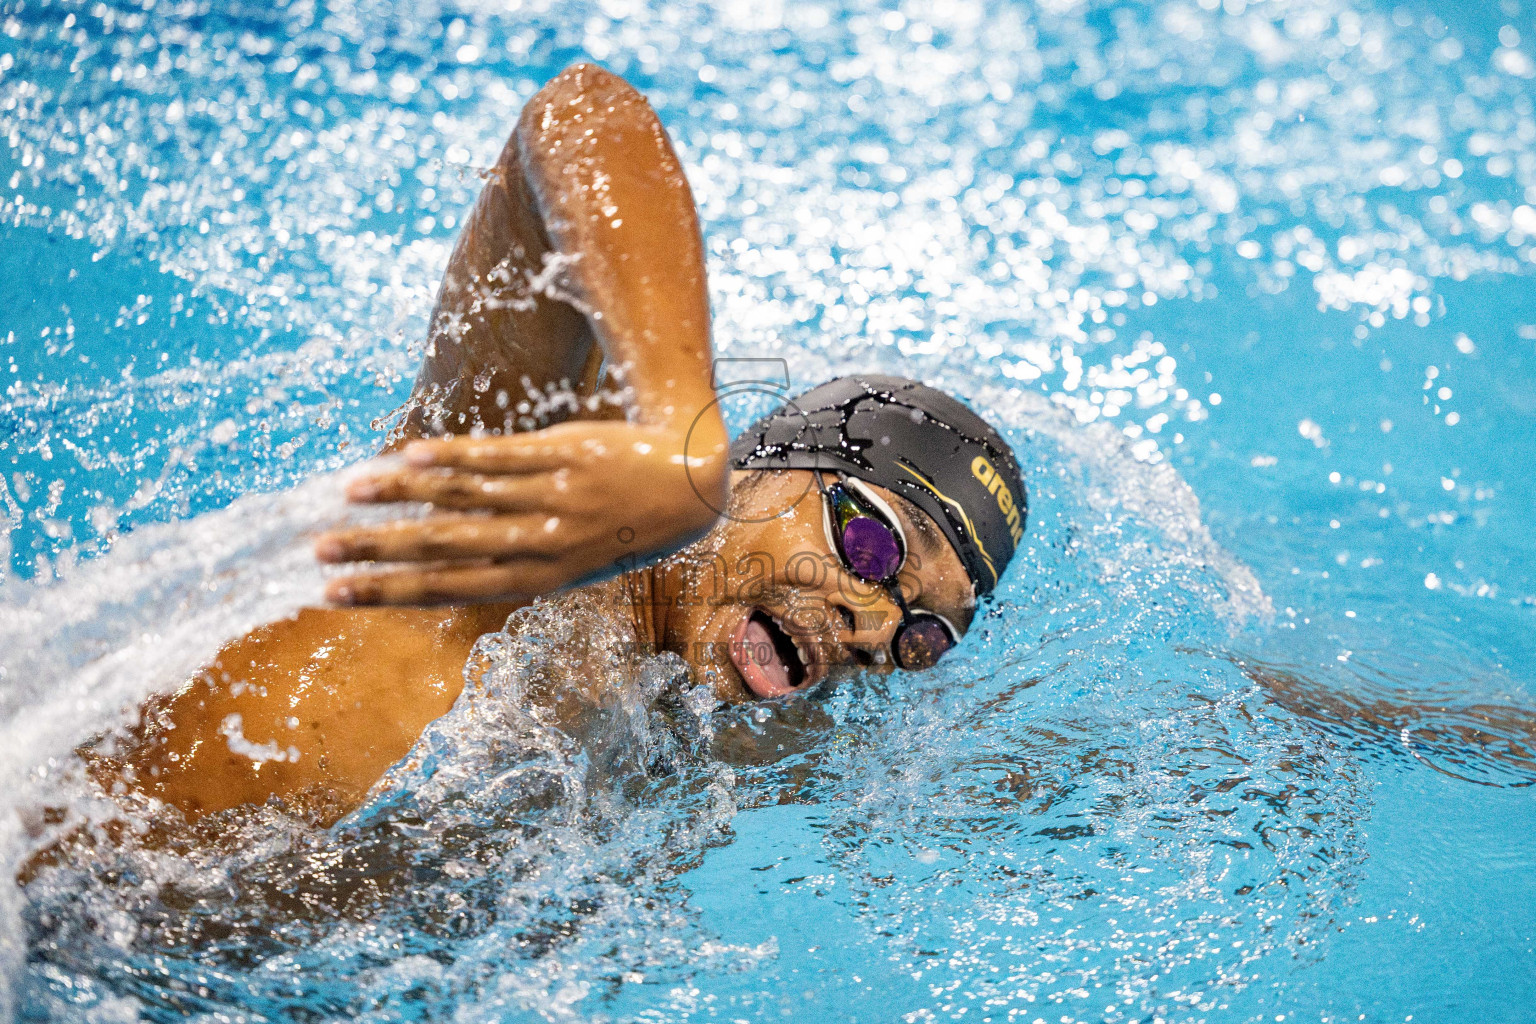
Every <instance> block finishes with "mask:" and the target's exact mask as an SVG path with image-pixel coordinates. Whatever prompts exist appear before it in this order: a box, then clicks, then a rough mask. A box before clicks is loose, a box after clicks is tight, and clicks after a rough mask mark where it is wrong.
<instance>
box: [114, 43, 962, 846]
mask: <svg viewBox="0 0 1536 1024" xmlns="http://www.w3.org/2000/svg"><path fill="white" fill-rule="evenodd" d="M711 360H712V348H711V343H710V324H709V309H708V299H707V293H706V289H705V276H704V256H703V242H702V239H701V237H700V235H699V228H698V222H697V219H696V216H695V212H694V208H693V200H692V196H691V193H690V192H689V190H688V184H687V181H686V180H685V179H684V178H683V175H682V172H681V168H680V167H679V165H678V162H677V158H676V155H675V154H674V153H673V151H672V147H671V144H670V142H669V141H668V139H667V136H666V133H665V131H664V130H663V129H662V127H661V125H660V123H659V121H657V119H656V117H655V114H654V113H653V112H652V110H651V108H650V107H649V105H647V104H646V102H645V100H644V99H643V97H641V96H640V95H639V94H638V93H637V92H635V91H634V90H633V89H632V88H630V87H629V85H628V84H627V83H625V82H624V81H623V80H621V79H619V78H617V77H615V76H613V75H611V74H608V73H607V72H604V71H602V70H601V69H598V68H595V67H592V66H590V65H578V66H576V67H573V68H571V69H569V70H567V71H566V72H564V73H562V74H561V75H560V76H558V77H557V78H556V79H555V80H554V81H552V82H550V83H549V85H547V86H546V87H545V88H544V89H542V90H541V91H540V92H539V93H538V94H537V95H535V96H534V98H533V99H532V100H530V102H529V104H528V106H527V107H526V108H525V110H524V112H523V114H522V116H521V118H520V119H519V121H518V124H517V127H516V128H515V129H514V131H513V133H512V136H511V138H509V139H508V142H507V145H506V147H505V149H504V150H503V152H502V154H501V157H500V159H499V160H498V163H497V166H496V167H495V168H494V169H493V170H492V172H491V173H490V175H489V176H488V180H487V184H486V186H485V188H484V189H483V190H482V193H481V196H480V198H479V200H478V201H477V202H476V205H475V207H474V209H473V210H472V211H471V213H470V215H469V217H468V218H467V219H466V222H465V227H464V229H463V231H462V233H461V235H460V238H459V240H458V243H457V245H456V247H455V250H454V253H453V256H452V258H451V259H450V262H449V266H448V269H447V271H446V272H445V274H444V280H443V284H442V288H441V290H440V292H439V296H438V303H437V307H436V309H435V310H434V313H433V317H432V322H431V327H430V335H429V339H428V349H427V355H426V358H425V360H424V362H423V365H422V369H421V373H420V376H419V377H418V380H417V384H416V389H415V393H414V394H413V398H412V403H411V405H410V407H409V411H408V413H407V415H406V416H405V418H404V419H403V421H402V424H401V426H400V427H399V428H397V430H396V431H395V433H394V434H393V435H392V437H391V439H390V441H389V443H388V445H387V450H391V451H397V452H403V454H404V456H405V460H406V465H405V466H404V467H399V466H396V467H394V468H388V469H383V468H381V470H380V471H379V472H378V473H377V474H375V475H373V476H371V477H369V478H367V479H365V480H363V481H360V482H358V483H355V484H354V485H353V486H352V488H351V490H350V491H349V497H350V498H352V500H354V501H358V502H391V501H406V500H409V501H421V502H428V503H430V504H431V505H432V506H433V511H432V514H430V515H429V516H427V517H425V518H420V519H410V520H403V521H399V522H395V523H390V524H386V525H384V526H380V527H370V528H366V529H353V530H344V531H336V532H333V533H330V534H327V535H324V536H322V537H320V538H319V539H318V540H317V543H316V553H317V555H318V556H319V557H320V558H321V559H322V560H324V561H330V562H340V563H348V562H362V563H371V564H366V565H364V566H362V567H360V568H359V569H358V570H357V571H354V572H352V573H350V574H349V575H346V576H343V577H340V578H338V579H336V580H334V581H332V583H331V585H330V588H329V591H328V597H329V598H330V599H331V601H332V602H333V605H332V606H331V607H326V608H310V609H305V610H304V611H302V612H300V613H299V614H298V615H297V616H296V617H295V618H293V619H289V620H284V621H280V622H274V623H270V624H269V625H267V626H265V627H262V628H261V629H258V630H256V631H254V632H252V633H251V634H249V635H247V636H244V637H242V638H240V639H238V640H236V641H233V642H232V643H230V644H229V645H227V646H226V647H225V648H224V650H222V651H221V652H220V653H219V655H218V657H217V658H216V659H215V661H214V662H213V663H212V664H210V665H209V666H208V668H207V669H206V670H205V671H204V672H202V673H200V674H199V675H198V676H197V677H196V678H194V679H192V680H190V681H189V682H188V683H186V684H185V685H184V686H183V687H182V688H181V689H180V690H179V691H177V692H176V693H175V694H172V695H169V696H166V697H162V698H158V699H156V700H154V701H152V702H151V703H150V704H149V705H147V706H146V707H145V709H144V714H143V715H142V723H141V725H140V727H139V729H138V730H137V731H136V733H135V734H134V736H132V737H131V738H130V743H129V744H128V745H127V748H126V749H116V750H113V751H111V752H109V753H108V752H101V753H98V754H97V755H93V756H96V757H97V758H98V760H97V764H98V765H99V768H100V770H99V772H98V775H99V777H101V778H102V779H103V781H104V782H107V783H108V784H116V783H117V782H119V781H121V782H125V783H126V784H128V785H130V786H134V787H136V788H138V789H139V790H140V791H142V792H144V793H146V794H148V795H150V796H153V797H157V798H159V799H161V800H164V801H166V802H168V803H171V804H173V805H175V806H177V807H179V808H180V809H181V810H182V811H183V812H184V813H185V814H186V815H187V816H188V817H190V818H195V817H198V816H200V815H203V814H208V813H211V812H216V811H219V810H223V809H226V808H230V807H234V806H236V805H239V804H243V803H252V802H254V803H260V802H263V801H266V800H268V799H270V798H272V797H278V798H282V799H284V800H285V801H287V802H289V803H290V805H295V806H299V807H308V808H310V809H311V811H312V813H314V814H315V815H316V816H317V817H319V818H321V819H334V818H335V817H337V816H339V815H340V814H342V813H344V812H345V811H346V810H348V809H350V808H351V807H352V806H355V805H356V804H357V803H358V802H359V801H360V800H361V799H362V798H363V796H364V795H365V794H366V793H367V791H368V790H369V788H370V787H371V786H373V784H374V783H375V782H376V781H377V780H378V779H379V777H380V776H381V775H382V774H383V773H384V772H385V771H386V770H387V769H388V768H389V767H390V766H391V765H392V764H394V763H395V762H396V761H398V760H400V759H401V758H402V757H404V756H405V755H406V754H407V753H408V752H409V751H410V749H411V747H412V746H413V745H414V744H415V742H416V740H417V738H418V737H419V736H420V734H421V731H422V729H424V728H425V727H426V726H427V725H428V724H430V723H431V722H432V721H433V720H434V719H436V718H438V717H439V716H441V715H442V714H444V713H445V712H446V711H447V710H448V709H449V708H450V707H451V706H452V704H453V702H454V700H455V699H456V698H457V697H458V695H459V693H460V691H461V689H462V686H463V681H462V669H463V666H464V664H465V662H466V660H467V659H468V657H469V655H470V652H471V649H472V648H473V645H474V643H475V641H476V640H477V639H478V638H479V637H480V636H482V635H483V634H485V633H487V632H491V631H494V630H497V629H500V628H501V627H502V624H503V623H504V622H505V621H506V617H507V615H508V614H510V613H511V612H512V611H514V610H515V609H516V608H518V607H520V606H522V605H524V604H526V603H528V602H529V601H530V600H532V599H533V598H535V597H538V596H540V595H544V594H552V593H556V592H559V591H563V590H567V589H570V588H572V587H576V586H583V585H585V586H588V587H591V588H594V592H595V593H597V594H598V596H600V597H601V598H602V599H603V600H604V602H605V604H606V606H607V607H609V608H611V609H612V610H613V616H614V621H615V625H616V626H617V627H619V628H620V629H621V630H622V631H624V632H625V633H626V634H627V635H630V636H632V637H633V638H634V640H635V641H636V643H637V644H638V645H639V646H640V647H641V648H649V649H655V650H667V651H673V652H675V653H677V654H679V655H681V656H682V657H683V658H684V659H685V660H687V661H688V663H689V665H690V666H691V667H692V669H693V671H694V673H695V677H696V678H697V679H698V680H700V681H707V682H709V683H710V684H711V685H712V686H713V687H714V689H715V692H716V694H717V695H718V696H719V697H720V699H722V700H725V701H732V702H734V701H745V700H754V699H760V698H765V697H776V696H782V695H783V694H785V693H788V692H791V691H795V690H803V689H805V688H807V687H809V686H813V685H816V684H817V683H819V682H820V681H821V680H823V679H824V678H826V677H827V675H829V674H830V673H831V672H833V671H834V670H836V669H839V668H844V667H859V666H866V667H869V668H873V669H876V670H889V669H890V667H891V666H892V658H891V653H890V643H891V638H892V635H893V634H894V632H895V631H896V628H897V626H898V625H899V624H900V613H899V612H898V610H897V608H896V606H895V604H894V602H893V601H892V600H891V597H890V595H889V594H888V593H886V592H885V591H884V590H882V589H881V588H879V587H874V586H871V585H870V584H866V583H862V582H860V581H858V580H856V579H855V578H853V577H852V576H851V575H850V574H849V573H848V572H847V571H846V570H844V569H843V568H842V567H841V566H840V564H839V563H838V561H837V559H836V556H835V555H834V553H833V549H832V547H831V545H830V544H829V540H828V537H827V535H826V530H825V528H824V526H823V519H822V499H821V497H820V494H819V492H818V491H817V490H816V489H815V488H814V487H811V486H809V478H808V477H807V475H806V474H805V473H804V472H802V471H794V472H775V473H742V472H734V473H733V472H731V471H729V469H728V463H727V459H726V440H727V439H726V433H725V428H724V424H723V423H722V422H721V420H720V416H719V413H718V411H716V409H715V407H714V406H713V401H714V389H713V382H712V377H711V370H712V367H711ZM562 389H564V390H565V391H567V392H568V394H569V399H568V401H567V403H566V405H565V406H564V408H563V410H562V411H560V412H558V413H557V415H556V416H555V417H553V418H556V419H558V418H560V417H561V416H563V417H564V418H565V419H564V422H556V423H554V424H553V425H550V426H544V427H543V428H542V429H529V428H531V427H537V426H538V425H537V424H536V423H534V422H533V420H534V417H533V415H532V414H533V412H534V409H533V407H534V406H535V405H537V404H538V402H539V399H540V397H541V396H544V395H547V394H549V393H550V392H552V391H557V390H562ZM548 418H549V417H546V420H547V419H548ZM875 490H876V491H877V492H879V494H880V496H881V497H883V498H884V500H885V501H886V503H887V504H888V505H890V506H891V508H892V510H893V511H894V513H895V515H896V517H897V518H898V520H900V522H899V524H898V525H900V526H901V528H902V531H903V533H904V534H905V536H906V538H907V541H908V548H909V550H908V553H907V561H906V565H905V567H904V569H903V570H902V573H901V576H900V579H901V586H902V590H903V593H904V595H905V597H906V599H907V600H908V601H909V603H910V604H911V605H913V606H914V607H920V608H926V609H929V610H931V611H934V612H937V613H939V614H941V615H943V616H945V617H946V618H947V619H948V620H949V621H950V622H951V623H952V624H953V625H954V626H955V627H956V628H957V629H959V630H963V629H964V628H965V626H966V625H967V624H968V623H969V621H970V617H971V614H972V608H973V603H974V602H973V600H972V591H971V586H970V583H969V580H968V578H967V577H966V575H965V572H964V569H963V567H962V565H961V562H960V559H959V556H958V555H957V554H956V553H955V552H954V550H953V549H952V548H951V547H950V546H949V545H948V543H947V541H945V540H944V539H943V538H942V535H941V534H940V533H939V531H938V529H937V527H936V526H934V524H932V523H931V522H930V521H928V520H927V518H926V516H925V515H924V513H922V512H920V511H919V510H918V509H917V508H916V507H915V506H912V505H910V504H907V503H906V502H904V501H903V500H902V499H901V498H900V497H899V496H897V495H894V494H891V493H890V492H888V491H883V490H882V489H879V488H875ZM728 494H729V497H730V501H731V503H732V504H731V511H732V513H733V518H730V519H726V520H721V519H720V517H719V516H718V515H717V513H716V512H715V511H714V510H715V509H718V508H723V507H726V506H725V501H726V498H727V495H728ZM796 498H798V499H800V500H798V501H796V500H795V499H796ZM706 499H707V500H706ZM776 513H782V514H776ZM743 520H764V521H761V522H757V521H743ZM669 555H670V557H667V556H669ZM637 562H654V563H655V564H653V565H651V566H650V567H649V568H643V569H638V570H633V571H629V572H620V571H619V570H620V569H621V567H623V566H625V565H635V564H637ZM370 605H372V606H379V607H365V606H370ZM384 606H394V607H384ZM235 715H238V716H239V718H238V719H235V718H233V717H232V716H235ZM261 748H265V751H266V752H265V754H264V755H263V756H262V757H261V759H255V758H253V756H252V751H253V750H258V749H261ZM273 755H279V756H273Z"/></svg>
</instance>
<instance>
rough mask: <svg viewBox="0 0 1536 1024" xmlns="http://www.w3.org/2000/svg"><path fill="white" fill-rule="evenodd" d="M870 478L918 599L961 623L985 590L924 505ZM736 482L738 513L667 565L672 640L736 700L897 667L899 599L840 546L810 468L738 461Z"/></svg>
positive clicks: (668, 639)
mask: <svg viewBox="0 0 1536 1024" xmlns="http://www.w3.org/2000/svg"><path fill="white" fill-rule="evenodd" d="M870 490H871V491H873V492H874V493H875V494H876V495H877V496H878V497H880V498H881V499H883V500H884V501H885V503H886V504H887V505H888V506H889V508H890V509H891V511H892V512H893V513H894V514H895V516H896V518H897V524H896V525H897V526H899V528H900V530H901V532H902V534H903V535H904V537H905V539H906V548H907V552H906V561H905V563H904V564H903V566H902V568H901V571H900V573H899V576H898V578H899V579H900V581H901V589H902V594H903V595H904V596H905V598H906V600H907V604H908V607H909V608H911V609H912V610H914V611H918V610H926V611H930V612H934V613H936V614H938V615H941V616H943V617H944V618H945V619H947V620H948V622H949V623H950V624H951V625H952V626H953V627H954V629H955V631H956V633H963V632H964V631H965V629H966V628H967V627H968V626H969V625H970V622H971V617H972V615H973V614H974V612H975V601H974V598H973V596H972V592H971V583H970V578H969V577H968V576H967V575H966V572H965V567H964V565H963V564H962V563H961V561H960V556H959V555H957V554H956V553H955V550H954V548H953V547H951V546H950V544H949V542H948V540H947V539H945V537H944V535H943V533H941V532H940V530H939V528H938V527H937V526H936V525H935V524H934V523H933V521H932V520H931V519H929V518H928V516H927V514H926V513H924V512H923V511H921V510H920V509H919V508H918V507H917V506H916V505H914V504H912V503H911V502H909V501H907V500H906V499H904V498H902V497H900V496H898V495H896V494H894V493H893V492H891V491H889V490H887V489H885V488H882V487H875V486H870ZM731 492H732V494H731V510H732V513H733V516H732V518H731V519H729V520H727V521H726V522H725V523H723V524H722V525H721V526H719V527H717V528H716V529H715V530H714V531H713V532H712V533H711V534H710V535H709V536H708V537H706V538H705V539H704V540H702V541H700V542H699V543H697V544H695V545H693V546H692V547H690V548H688V549H687V550H686V551H684V552H682V553H681V554H679V555H678V556H676V557H675V558H673V559H671V560H669V561H668V562H667V563H666V564H665V565H664V566H662V567H659V569H658V574H659V577H660V579H659V581H658V582H659V583H660V584H661V585H662V586H663V587H664V588H665V593H666V595H667V600H668V604H667V611H666V616H665V620H664V623H663V627H662V646H663V647H665V648H666V649H667V650H670V651H674V652H676V653H677V654H679V655H681V656H682V657H683V658H684V659H685V660H687V661H688V663H689V664H690V665H691V666H692V668H693V670H694V673H695V677H696V678H697V679H699V680H700V681H706V680H707V681H709V682H711V683H712V685H713V686H714V689H715V692H716V694H717V695H718V696H719V697H720V698H721V699H722V700H726V701H732V702H739V701H748V700H758V699H761V698H766V697H777V696H781V695H783V694H787V693H793V692H796V691H799V690H804V689H806V688H808V687H811V686H814V685H815V684H817V683H819V682H821V681H822V680H823V679H825V678H826V677H827V676H828V675H829V674H832V673H835V672H838V671H839V670H844V671H846V670H848V669H852V668H869V669H873V670H875V671H887V672H888V671H891V670H892V669H893V668H895V663H894V657H893V654H892V651H891V643H892V638H893V637H894V635H895V634H896V631H897V629H898V628H899V627H900V626H901V622H902V619H901V611H900V610H899V609H898V608H897V606H896V604H895V602H894V601H893V600H892V599H891V597H890V595H889V594H888V593H887V591H886V590H885V589H884V588H883V587H880V586H879V585H877V584H872V583H866V582H864V581H862V580H860V579H858V578H857V577H855V576H854V575H853V574H852V573H851V572H849V571H848V569H847V567H845V566H844V565H843V564H842V562H841V560H840V559H839V558H838V556H837V552H836V549H835V548H834V547H833V546H832V544H831V543H830V541H829V539H828V537H827V530H826V526H825V525H824V518H823V511H822V509H823V501H824V499H823V498H822V496H821V492H820V491H819V490H818V489H817V488H816V486H815V484H814V481H813V479H812V477H811V474H810V473H809V471H806V470H776V471H767V472H764V471H756V472H736V473H734V474H733V475H732V480H731ZM781 510H783V511H782V514H779V515H775V513H776V512H780V511H781ZM770 517H771V518H770ZM753 520H763V521H761V522H754V521H753Z"/></svg>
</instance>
